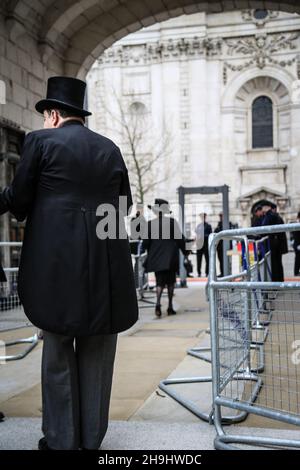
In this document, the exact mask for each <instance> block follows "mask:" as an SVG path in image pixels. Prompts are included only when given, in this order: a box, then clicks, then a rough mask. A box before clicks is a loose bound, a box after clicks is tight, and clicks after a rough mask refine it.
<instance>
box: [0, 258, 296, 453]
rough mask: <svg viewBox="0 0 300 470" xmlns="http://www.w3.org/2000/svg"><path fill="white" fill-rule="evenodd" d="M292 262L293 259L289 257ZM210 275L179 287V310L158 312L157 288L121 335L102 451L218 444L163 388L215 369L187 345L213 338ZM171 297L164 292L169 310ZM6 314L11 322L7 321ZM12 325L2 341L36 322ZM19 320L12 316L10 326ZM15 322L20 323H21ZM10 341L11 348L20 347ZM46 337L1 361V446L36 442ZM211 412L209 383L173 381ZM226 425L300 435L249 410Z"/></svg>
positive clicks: (18, 335) (17, 446)
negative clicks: (193, 354)
mask: <svg viewBox="0 0 300 470" xmlns="http://www.w3.org/2000/svg"><path fill="white" fill-rule="evenodd" d="M290 264H291V263H290ZM204 288H205V282H203V280H202V282H201V281H200V280H198V281H197V280H193V281H191V282H189V284H188V288H186V289H180V288H178V289H176V290H175V310H177V315H176V316H170V317H168V316H167V315H166V313H164V314H163V317H162V318H161V319H157V318H156V317H155V315H154V307H153V305H152V304H151V303H148V302H152V301H153V300H154V295H153V294H152V293H149V294H147V301H148V302H145V303H143V302H141V303H140V319H139V321H138V322H137V323H136V325H135V326H134V327H133V328H132V329H131V330H129V331H127V332H125V333H122V334H120V335H119V339H118V347H117V354H116V361H115V372H114V380H113V388H112V397H111V406H110V423H109V428H108V432H107V434H106V436H105V439H104V441H103V443H102V446H101V449H103V450H134V449H137V450H138V449H141V450H160V449H167V450H192V449H194V450H205V449H214V438H215V436H216V432H215V429H214V426H211V425H209V424H208V423H206V422H204V421H201V420H200V419H199V418H198V417H197V416H195V415H194V414H193V413H191V412H190V411H188V410H187V409H185V408H184V407H183V406H181V405H180V404H179V403H177V402H176V401H175V400H173V399H172V398H171V397H169V396H168V395H167V394H166V393H165V392H163V391H162V390H160V389H159V388H158V385H159V383H160V381H162V380H164V379H167V378H178V377H194V376H196V377H198V376H209V375H210V374H211V370H210V364H209V363H207V362H204V361H201V360H199V359H197V358H194V357H191V356H188V355H187V354H186V351H187V349H189V348H192V347H194V346H204V345H208V344H209V335H207V334H206V329H207V328H208V327H209V313H208V304H207V301H206V298H205V289H204ZM166 304H167V298H166V296H164V297H163V312H165V311H166V306H167V305H166ZM9 321H10V319H9V318H7V319H6V322H8V323H9ZM14 321H15V322H17V323H14V324H13V328H14V329H9V330H7V331H1V332H0V341H4V342H5V341H8V340H11V339H16V338H21V337H27V336H31V335H32V334H33V333H35V331H36V330H35V328H33V327H32V326H28V325H26V319H25V317H24V318H22V315H17V316H16V315H15V320H14ZM12 323H13V322H11V323H10V325H12ZM16 326H18V328H17V329H16ZM22 348H24V345H21V346H11V347H9V348H7V349H9V353H17V352H20V351H21V350H22ZM41 351H42V342H41V341H40V342H39V344H38V346H37V347H36V348H35V349H34V350H33V351H31V352H30V353H29V354H28V355H27V356H26V357H25V358H24V359H22V360H19V361H11V362H7V363H6V364H2V365H0V378H1V380H0V410H1V411H3V412H4V413H5V415H6V419H5V421H4V422H2V423H0V449H1V450H4V449H7V450H10V449H36V446H37V441H38V440H39V438H40V437H41V436H42V433H41V413H42V410H41V385H40V363H41ZM172 387H174V389H176V390H177V391H178V392H179V393H180V394H182V396H184V397H186V398H187V399H189V400H192V401H193V402H194V403H195V405H196V406H198V407H199V409H201V411H205V412H207V413H209V412H210V409H211V386H210V383H207V384H185V385H174V386H173V385H172ZM226 432H229V433H237V432H238V433H239V434H250V435H255V434H257V435H261V436H264V437H266V436H273V437H282V436H283V435H284V436H285V437H291V438H294V439H296V438H297V439H300V433H299V430H298V428H295V427H292V426H288V425H285V424H283V423H280V422H278V421H273V420H272V421H271V420H267V419H265V418H262V417H257V416H254V415H250V416H249V417H248V418H247V420H246V421H244V422H243V423H241V424H240V425H238V426H230V427H228V426H227V427H226Z"/></svg>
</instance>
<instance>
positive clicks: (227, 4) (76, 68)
mask: <svg viewBox="0 0 300 470" xmlns="http://www.w3.org/2000/svg"><path fill="white" fill-rule="evenodd" d="M245 8H253V9H254V8H265V9H269V10H280V11H285V12H290V13H300V2H299V1H298V0H285V1H283V2H282V1H278V0H277V1H276V0H272V1H250V0H222V1H215V0H212V1H207V0H206V1H204V0H194V1H192V0H143V1H141V0H43V1H40V0H31V1H30V2H29V1H28V0H9V1H6V2H5V3H4V9H5V16H6V19H7V24H8V28H9V31H10V35H11V38H13V39H14V40H15V41H17V40H19V39H20V37H21V36H22V34H24V33H26V32H27V33H28V32H29V33H30V34H31V35H34V36H35V37H36V39H37V40H38V43H39V45H40V49H41V57H42V60H43V62H44V63H45V64H47V63H48V62H49V61H50V60H51V58H52V56H55V55H56V56H59V57H60V58H61V59H62V60H63V62H64V67H65V73H66V74H69V75H75V76H79V77H82V78H83V77H84V76H85V75H86V73H87V72H88V70H89V69H90V67H91V65H92V64H93V62H94V61H95V60H96V59H97V58H98V57H99V55H100V54H101V52H103V51H104V50H105V49H106V48H107V47H109V46H111V45H112V44H113V43H114V42H115V41H117V40H119V39H121V38H122V37H124V36H126V35H128V34H130V33H132V32H135V31H137V30H139V29H141V28H142V27H145V26H150V25H152V24H155V23H157V22H160V21H164V20H167V19H169V18H172V17H176V16H180V15H183V14H192V13H196V12H199V11H202V12H207V13H221V12H223V11H234V10H236V9H245Z"/></svg>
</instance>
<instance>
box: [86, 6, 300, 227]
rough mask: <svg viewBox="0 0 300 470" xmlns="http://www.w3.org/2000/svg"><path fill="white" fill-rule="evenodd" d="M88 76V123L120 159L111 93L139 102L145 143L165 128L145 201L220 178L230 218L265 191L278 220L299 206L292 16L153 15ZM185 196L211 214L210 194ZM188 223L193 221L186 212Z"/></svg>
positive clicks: (299, 21) (299, 30) (297, 25)
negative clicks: (160, 18)
mask: <svg viewBox="0 0 300 470" xmlns="http://www.w3.org/2000/svg"><path fill="white" fill-rule="evenodd" d="M88 84H89V94H88V100H89V106H90V107H91V108H93V111H94V115H93V117H92V118H90V120H89V126H90V127H91V128H92V129H94V130H96V131H98V132H100V133H102V134H104V135H107V136H108V137H111V138H113V139H114V140H115V141H117V143H118V144H119V145H120V147H121V149H122V150H123V152H124V154H125V157H126V148H124V145H125V144H124V139H123V138H122V136H121V135H120V132H115V131H116V129H117V128H118V125H119V124H118V119H116V120H115V121H114V119H111V115H110V113H109V111H108V110H112V109H113V108H114V112H115V113H116V115H117V113H118V106H117V105H116V103H115V101H116V100H115V97H112V95H113V94H116V96H117V97H118V100H120V102H121V103H122V106H123V109H125V110H129V109H130V107H131V106H132V105H134V106H140V108H141V109H144V110H145V113H146V114H147V119H148V120H149V122H150V123H151V128H152V135H151V136H149V135H148V136H147V138H148V139H150V141H159V140H162V139H163V135H164V133H165V132H166V131H167V132H168V133H170V135H171V141H172V146H171V149H168V151H166V154H165V155H163V156H162V157H161V158H160V159H159V160H158V161H157V162H156V165H155V169H154V173H155V176H154V178H157V179H156V181H157V184H156V185H155V186H154V187H153V188H152V190H150V191H149V192H148V193H147V194H146V195H145V202H147V203H151V202H152V201H153V198H154V197H162V198H164V199H168V200H169V201H170V202H171V203H176V202H177V201H178V195H177V188H178V187H179V186H188V187H191V186H192V187H195V186H219V185H223V184H227V185H228V186H229V187H230V219H231V221H232V222H233V223H238V224H239V225H240V226H246V225H249V223H250V213H251V208H252V207H253V205H255V204H257V203H258V202H259V201H261V200H265V199H267V200H270V201H272V202H276V203H277V205H278V209H279V212H280V213H281V214H282V215H283V217H284V219H285V220H286V221H291V220H294V219H295V216H296V214H297V212H298V211H299V210H300V185H299V179H300V16H298V15H297V14H289V13H279V12H274V11H272V12H271V11H268V10H263V11H262V10H260V11H258V10H253V9H252V10H250V9H247V10H238V11H235V12H223V13H218V14H208V13H205V12H203V13H200V12H199V13H196V14H193V15H184V16H181V17H178V18H174V19H170V20H168V21H165V22H163V23H157V24H155V25H153V26H150V27H149V28H145V29H143V30H141V31H139V32H137V33H134V34H131V35H130V36H127V37H126V38H123V39H122V40H121V41H119V42H117V43H116V44H115V45H113V46H112V47H111V48H109V49H107V50H106V51H105V53H104V54H103V55H102V56H100V58H99V60H98V61H97V62H96V63H95V64H94V66H93V67H92V69H91V71H90V72H89V74H88ZM112 90H113V93H112ZM104 102H105V103H106V107H105V106H103V103H104ZM119 130H120V129H119ZM145 139H146V137H145ZM125 146H126V145H125ZM145 149H147V145H146V144H145ZM146 153H147V152H146ZM148 157H149V155H148V156H147V155H146V154H145V159H147V158H148ZM162 175H163V178H161V181H160V178H159V177H158V176H162ZM152 177H153V175H152ZM137 199H138V197H137V198H136V202H137ZM188 201H189V202H193V203H197V204H198V206H197V210H198V209H199V211H205V212H207V213H208V214H209V216H210V220H211V221H213V222H214V221H216V220H217V215H218V213H219V212H220V211H221V198H220V197H219V196H193V197H192V196H190V197H189V199H188ZM193 217H195V215H194V216H193ZM188 222H190V223H192V225H194V223H195V221H194V220H192V219H191V218H189V216H188Z"/></svg>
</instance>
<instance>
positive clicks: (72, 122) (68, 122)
mask: <svg viewBox="0 0 300 470" xmlns="http://www.w3.org/2000/svg"><path fill="white" fill-rule="evenodd" d="M71 125H75V126H76V125H77V126H84V124H83V123H82V122H81V121H77V119H70V120H69V121H65V122H63V123H62V124H61V125H60V126H59V127H60V128H61V127H65V126H71Z"/></svg>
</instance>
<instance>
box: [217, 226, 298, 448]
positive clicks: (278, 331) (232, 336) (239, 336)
mask: <svg viewBox="0 0 300 470" xmlns="http://www.w3.org/2000/svg"><path fill="white" fill-rule="evenodd" d="M299 230H300V224H290V225H280V226H278V225H276V226H269V227H260V228H252V229H239V230H227V231H224V232H220V233H218V234H212V235H211V237H210V260H211V263H210V276H209V285H208V289H209V303H210V331H211V348H212V390H213V416H214V425H215V428H216V431H217V437H216V439H215V447H216V448H217V449H235V448H237V447H236V446H234V445H232V444H246V445H252V446H253V445H255V446H280V447H296V448H299V447H300V440H291V439H285V438H284V437H283V438H281V439H275V438H271V437H267V438H266V437H264V438H262V437H259V436H253V435H251V436H250V435H249V436H246V435H244V434H243V435H239V434H236V435H232V434H231V435H228V434H226V432H225V431H224V428H223V419H222V413H223V411H222V410H223V407H225V408H226V409H228V408H229V409H232V410H236V411H237V412H245V413H248V414H249V413H253V414H255V415H259V416H262V417H266V418H271V419H273V420H278V421H282V422H285V423H289V424H293V425H297V426H300V416H299V414H300V413H299V411H300V369H299V367H300V361H299V360H298V359H297V355H296V354H294V348H295V345H297V344H298V343H297V341H298V339H299V335H300V283H298V282H283V283H280V282H270V281H269V280H266V278H264V280H259V279H254V280H253V278H252V279H251V278H250V279H249V280H248V281H245V280H241V279H240V280H234V281H231V282H228V281H224V280H222V279H221V280H220V279H218V278H217V276H216V249H217V244H218V243H219V241H220V240H224V239H227V240H229V239H231V238H232V237H233V236H243V237H253V236H261V235H271V234H274V233H279V232H292V231H299ZM271 255H273V256H274V255H275V254H274V253H273V254H272V253H270V254H269V255H268V258H270V256H271ZM260 261H261V260H258V259H257V260H256V268H255V272H256V274H257V273H258V271H257V266H258V265H259V263H260ZM268 262H269V260H268ZM260 266H261V265H260ZM266 271H267V276H270V272H269V270H268V269H265V268H264V272H266ZM259 273H260V276H261V273H262V271H261V270H259ZM261 316H267V323H268V333H267V334H264V335H263V338H260V339H259V340H257V344H260V345H261V346H262V347H263V354H264V369H263V371H258V372H253V369H252V361H253V358H252V355H251V349H250V347H251V344H253V341H255V340H256V335H257V334H258V330H257V329H256V326H257V324H259V325H262V321H261ZM249 332H250V335H249ZM228 344H229V345H234V346H235V348H234V349H233V350H232V348H228V349H227V347H226V346H227V345H228ZM237 376H238V377H239V380H238V382H237V381H236V377H237ZM237 384H238V385H237ZM254 389H256V390H257V395H256V398H255V400H254V401H253V390H254Z"/></svg>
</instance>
